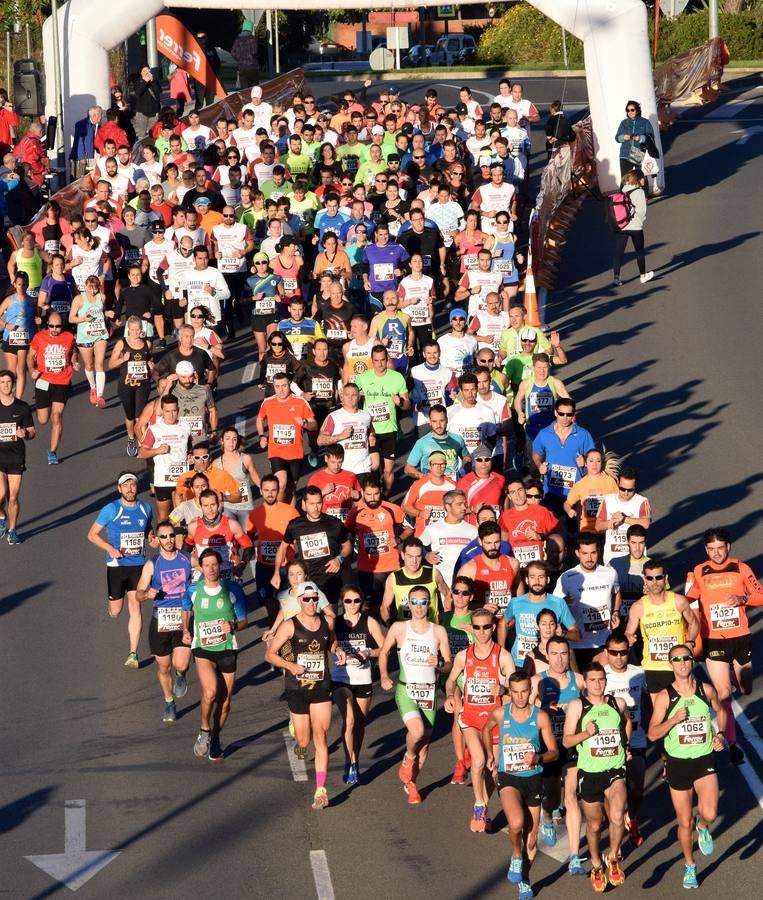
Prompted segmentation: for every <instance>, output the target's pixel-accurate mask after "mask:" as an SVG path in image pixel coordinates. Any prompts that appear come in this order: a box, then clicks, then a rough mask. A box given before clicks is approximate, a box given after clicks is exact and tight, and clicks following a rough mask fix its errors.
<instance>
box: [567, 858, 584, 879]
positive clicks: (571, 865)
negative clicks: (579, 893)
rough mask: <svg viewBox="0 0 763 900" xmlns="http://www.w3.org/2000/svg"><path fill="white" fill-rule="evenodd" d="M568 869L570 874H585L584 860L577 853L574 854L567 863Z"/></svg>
mask: <svg viewBox="0 0 763 900" xmlns="http://www.w3.org/2000/svg"><path fill="white" fill-rule="evenodd" d="M567 871H568V872H569V873H570V875H585V869H584V868H583V860H582V859H581V858H580V857H579V856H577V855H576V854H572V856H570V861H569V862H568V863H567Z"/></svg>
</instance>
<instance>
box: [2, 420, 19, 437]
mask: <svg viewBox="0 0 763 900" xmlns="http://www.w3.org/2000/svg"><path fill="white" fill-rule="evenodd" d="M15 440H16V423H15V422H0V441H15Z"/></svg>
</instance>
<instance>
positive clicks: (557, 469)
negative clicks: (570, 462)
mask: <svg viewBox="0 0 763 900" xmlns="http://www.w3.org/2000/svg"><path fill="white" fill-rule="evenodd" d="M577 476H578V470H577V467H576V466H560V465H558V464H557V463H551V466H550V467H549V472H548V483H549V485H551V487H558V488H566V489H567V490H569V489H570V488H572V486H573V485H574V484H575V479H576V478H577Z"/></svg>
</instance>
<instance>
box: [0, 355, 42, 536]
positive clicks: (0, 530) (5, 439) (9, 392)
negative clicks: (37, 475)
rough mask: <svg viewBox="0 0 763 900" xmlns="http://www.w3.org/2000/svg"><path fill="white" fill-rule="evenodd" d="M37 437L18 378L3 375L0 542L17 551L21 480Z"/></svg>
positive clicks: (7, 372) (0, 390) (0, 383)
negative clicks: (30, 446)
mask: <svg viewBox="0 0 763 900" xmlns="http://www.w3.org/2000/svg"><path fill="white" fill-rule="evenodd" d="M34 436H35V427H34V420H33V419H32V409H31V407H30V406H29V404H28V403H24V401H23V400H18V399H16V376H15V375H14V374H13V372H11V371H10V370H9V369H4V370H2V371H0V513H2V515H0V538H2V537H3V535H5V539H6V540H7V541H8V543H9V544H10V545H11V546H12V547H15V546H16V545H17V544H20V543H22V539H21V538H20V537H19V534H18V531H17V530H16V529H17V526H18V520H19V512H20V509H21V480H22V477H23V475H24V472H25V471H26V444H25V441H31V440H33V439H34Z"/></svg>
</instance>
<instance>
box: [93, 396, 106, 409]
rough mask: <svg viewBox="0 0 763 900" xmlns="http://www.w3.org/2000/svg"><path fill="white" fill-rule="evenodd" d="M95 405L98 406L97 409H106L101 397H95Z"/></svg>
mask: <svg viewBox="0 0 763 900" xmlns="http://www.w3.org/2000/svg"><path fill="white" fill-rule="evenodd" d="M95 405H96V406H97V407H98V409H106V401H105V400H104V399H103V397H96V398H95Z"/></svg>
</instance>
